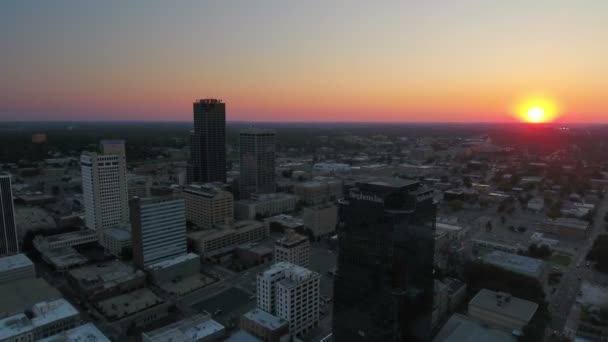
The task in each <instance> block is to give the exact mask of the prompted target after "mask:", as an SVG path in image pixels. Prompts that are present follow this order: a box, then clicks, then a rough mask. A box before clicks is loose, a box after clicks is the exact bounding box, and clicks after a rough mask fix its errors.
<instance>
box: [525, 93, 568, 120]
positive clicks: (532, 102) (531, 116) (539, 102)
mask: <svg viewBox="0 0 608 342" xmlns="http://www.w3.org/2000/svg"><path fill="white" fill-rule="evenodd" d="M514 114H515V115H516V117H517V118H518V120H520V121H522V122H527V123H546V122H552V121H554V120H555V119H557V117H558V115H559V109H558V106H557V104H556V102H555V101H553V100H550V99H547V98H541V97H533V98H527V99H525V100H523V101H520V102H518V104H517V105H516V107H515V109H514Z"/></svg>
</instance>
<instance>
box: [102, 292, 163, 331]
mask: <svg viewBox="0 0 608 342" xmlns="http://www.w3.org/2000/svg"><path fill="white" fill-rule="evenodd" d="M95 307H96V308H97V310H99V312H100V313H101V314H103V315H104V316H105V317H106V318H107V319H108V320H110V321H117V320H120V324H121V325H122V327H123V329H124V328H125V327H142V326H145V325H147V324H149V323H150V322H153V321H156V320H159V319H161V318H164V317H166V316H167V315H168V309H167V307H168V303H166V302H164V301H163V300H162V299H161V298H160V297H158V296H157V295H156V294H154V292H152V291H150V290H149V289H139V290H135V291H132V292H128V293H125V294H122V295H120V296H116V297H111V298H108V299H105V300H102V301H100V302H97V303H96V304H95Z"/></svg>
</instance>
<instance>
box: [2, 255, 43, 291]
mask: <svg viewBox="0 0 608 342" xmlns="http://www.w3.org/2000/svg"><path fill="white" fill-rule="evenodd" d="M33 278H36V269H35V268H34V263H33V262H32V261H31V260H30V259H29V258H28V257H27V256H25V254H15V255H10V256H6V257H3V258H0V284H6V283H9V282H12V281H15V280H19V279H33Z"/></svg>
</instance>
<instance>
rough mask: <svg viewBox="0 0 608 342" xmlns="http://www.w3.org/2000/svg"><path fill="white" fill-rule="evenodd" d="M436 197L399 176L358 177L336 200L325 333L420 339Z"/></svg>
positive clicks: (352, 339)
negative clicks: (329, 328)
mask: <svg viewBox="0 0 608 342" xmlns="http://www.w3.org/2000/svg"><path fill="white" fill-rule="evenodd" d="M435 216H436V203H435V201H434V200H433V192H432V190H429V189H425V188H423V187H422V186H421V184H420V183H419V182H416V181H407V180H403V179H394V178H389V179H373V180H369V181H364V182H358V183H357V184H356V185H355V187H353V188H351V189H349V190H348V191H347V193H346V197H345V199H344V200H341V201H340V223H339V227H338V243H339V254H338V269H337V274H336V276H335V278H334V299H335V301H334V307H333V340H334V341H336V342H357V341H383V342H391V341H425V340H427V339H430V336H429V335H430V333H431V321H432V309H433V286H434V281H433V264H434V262H433V255H434V250H435V248H434V232H435Z"/></svg>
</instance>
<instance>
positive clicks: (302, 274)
mask: <svg viewBox="0 0 608 342" xmlns="http://www.w3.org/2000/svg"><path fill="white" fill-rule="evenodd" d="M320 280H321V276H320V275H319V274H318V273H316V272H313V271H310V270H308V269H306V268H304V267H300V266H297V265H294V264H291V263H288V262H280V263H277V264H274V265H272V266H271V267H270V269H268V270H266V271H264V272H262V273H260V274H258V276H257V301H258V308H260V309H262V310H264V311H266V312H268V313H270V314H273V315H275V316H277V317H279V318H283V319H285V320H286V321H288V322H289V332H290V334H291V335H292V336H301V335H303V334H305V333H307V332H309V331H310V330H312V329H313V328H314V327H316V326H317V324H318V323H319V298H320V294H319V291H320Z"/></svg>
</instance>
